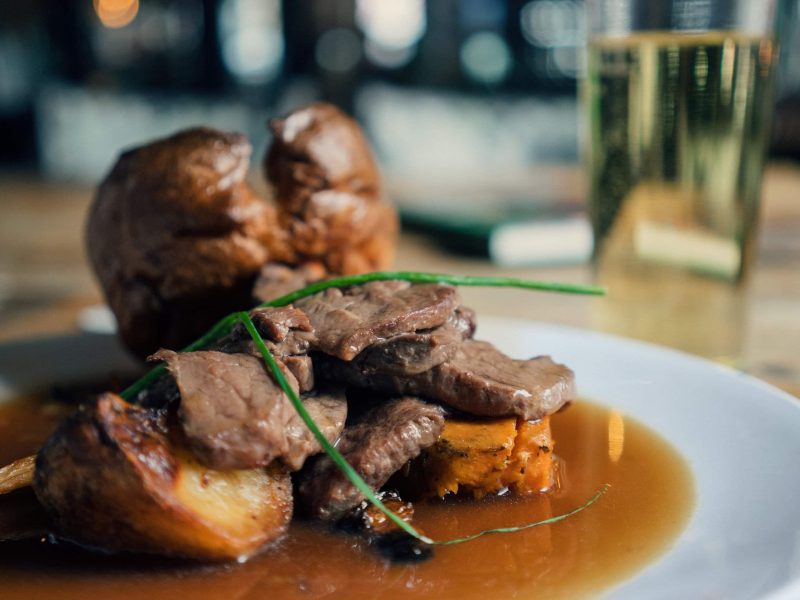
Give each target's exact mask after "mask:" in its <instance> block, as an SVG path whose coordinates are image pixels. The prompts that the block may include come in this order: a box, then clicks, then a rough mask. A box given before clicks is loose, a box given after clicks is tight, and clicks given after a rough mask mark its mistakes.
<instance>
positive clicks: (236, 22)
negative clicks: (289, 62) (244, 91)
mask: <svg viewBox="0 0 800 600" xmlns="http://www.w3.org/2000/svg"><path fill="white" fill-rule="evenodd" d="M219 33H220V45H221V50H222V61H223V63H224V64H225V68H226V69H227V70H228V72H229V73H230V74H231V75H233V77H234V78H236V79H237V80H238V81H240V82H241V83H244V84H250V85H257V84H263V83H266V82H268V81H270V80H272V79H274V78H275V77H276V76H277V74H278V72H279V71H280V68H281V64H282V63H283V54H284V38H283V30H282V25H281V5H280V2H279V0H224V2H223V3H222V4H221V5H220V12H219Z"/></svg>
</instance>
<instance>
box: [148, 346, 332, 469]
mask: <svg viewBox="0 0 800 600" xmlns="http://www.w3.org/2000/svg"><path fill="white" fill-rule="evenodd" d="M154 358H156V359H160V360H165V361H167V365H168V368H169V371H170V373H171V374H172V375H173V377H174V378H175V381H176V382H177V384H178V389H179V390H180V396H181V399H180V407H179V409H178V416H179V418H180V421H181V426H182V428H183V430H184V433H185V434H186V438H187V440H188V442H189V445H190V447H191V449H192V451H193V453H194V454H195V455H196V456H197V457H198V459H200V460H201V461H202V462H203V463H204V464H206V465H208V466H209V467H212V468H215V469H249V468H254V467H260V466H265V465H268V464H269V463H270V462H272V461H273V460H274V459H276V458H282V459H284V461H285V462H286V463H287V465H289V466H290V467H291V468H294V469H299V468H300V467H301V466H302V465H303V462H304V461H305V459H306V458H307V457H308V456H310V455H311V454H315V453H317V452H319V451H320V447H319V445H318V444H317V442H316V440H313V439H312V438H311V432H310V431H308V429H307V428H306V427H305V424H304V423H303V422H302V420H300V417H299V415H298V414H297V412H296V411H295V409H294V407H293V406H292V404H291V402H290V401H289V399H288V398H287V397H286V395H285V394H284V393H283V391H282V390H281V388H280V386H279V385H278V384H277V383H276V382H275V381H274V380H273V379H272V377H271V376H270V375H269V374H268V373H267V371H266V368H265V367H264V364H263V362H262V361H261V360H260V359H258V358H256V357H254V356H250V355H248V354H226V353H223V352H216V351H200V352H189V353H176V352H171V351H169V350H161V351H159V352H158V353H157V354H156V355H155V356H154ZM279 364H282V363H280V362H279ZM282 366H283V374H284V376H285V377H286V379H287V381H288V382H289V385H290V386H292V388H293V389H294V390H295V391H297V390H298V387H299V385H298V382H297V380H296V379H295V377H294V376H293V375H292V373H291V372H290V370H289V369H288V368H286V367H285V365H282ZM304 403H305V404H306V408H307V409H308V410H309V411H310V412H311V413H312V416H314V418H315V420H316V422H317V424H318V425H319V427H320V429H321V430H322V433H323V434H324V435H325V437H326V439H328V440H329V441H331V442H333V441H334V440H335V439H336V438H337V437H338V436H339V434H340V433H341V432H342V428H343V426H344V420H345V417H346V415H347V403H346V400H345V398H344V394H343V393H337V394H326V395H320V396H316V397H310V398H308V399H306V400H304Z"/></svg>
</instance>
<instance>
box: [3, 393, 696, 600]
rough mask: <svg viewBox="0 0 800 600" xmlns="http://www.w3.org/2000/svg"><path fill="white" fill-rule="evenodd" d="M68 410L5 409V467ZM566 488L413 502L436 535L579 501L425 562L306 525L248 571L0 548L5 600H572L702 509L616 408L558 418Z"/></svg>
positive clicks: (679, 475) (682, 475) (672, 455)
mask: <svg viewBox="0 0 800 600" xmlns="http://www.w3.org/2000/svg"><path fill="white" fill-rule="evenodd" d="M62 414H63V408H60V407H58V406H55V405H53V404H47V403H44V404H43V403H41V402H34V401H32V400H31V399H28V400H27V401H24V402H22V401H21V402H16V403H13V404H11V405H6V406H3V407H2V408H0V440H2V441H1V442H0V464H5V463H7V462H10V461H11V460H13V459H15V458H18V457H19V456H23V455H25V454H28V453H31V452H33V451H35V449H36V448H37V447H38V445H39V444H40V443H41V441H42V440H43V439H44V438H45V437H46V435H47V434H48V433H49V431H50V430H51V429H52V427H53V425H54V423H55V422H56V421H57V419H58V418H60V416H61V415H62ZM552 424H553V434H554V439H555V440H556V453H557V454H558V455H559V456H560V457H561V458H562V459H563V465H564V472H563V480H562V488H561V489H560V490H559V491H557V492H554V493H552V494H549V495H545V496H542V497H539V498H533V499H525V500H521V499H513V498H495V499H492V500H490V501H484V502H480V503H474V502H456V501H453V502H445V503H442V504H427V505H424V504H420V505H418V506H417V511H416V515H417V517H416V522H417V524H419V525H420V526H421V527H422V528H423V529H424V531H425V532H426V533H428V534H429V535H430V536H432V537H433V538H435V539H448V538H453V537H459V536H463V535H466V534H468V533H471V532H475V531H479V530H482V529H486V528H489V527H497V526H504V525H513V524H522V523H527V522H531V521H537V520H541V519H544V518H547V517H549V516H554V515H558V514H561V513H564V512H568V511H570V510H572V509H574V508H576V507H577V506H580V505H582V504H583V503H584V502H586V500H587V499H589V498H590V497H591V496H592V495H593V494H594V493H595V492H596V491H597V490H598V489H599V488H600V487H601V486H602V485H603V484H604V483H610V484H611V487H610V489H609V490H608V492H607V493H606V494H605V495H604V496H603V497H602V498H601V499H600V500H599V501H598V502H597V503H596V504H594V505H593V506H591V507H590V508H589V509H587V510H585V511H583V512H581V513H579V514H577V515H575V516H573V517H571V518H569V519H567V520H565V521H562V522H559V523H556V524H554V525H548V526H543V527H538V528H534V529H530V530H527V531H523V532H518V533H513V534H506V535H493V536H487V537H484V538H481V539H479V540H476V541H473V542H470V543H467V544H463V545H459V546H451V547H442V548H436V549H435V551H434V552H435V555H434V558H433V559H432V560H429V561H427V562H424V563H421V564H410V565H389V564H386V563H385V562H383V561H382V560H381V559H379V558H378V557H376V555H375V554H374V553H373V552H372V551H370V550H369V549H368V548H366V547H364V545H363V544H362V542H360V541H359V540H355V539H352V538H350V537H347V536H344V535H334V534H330V533H327V532H325V531H322V530H320V529H316V528H314V527H310V526H308V525H303V524H298V525H295V526H293V528H292V530H291V532H290V535H289V536H288V537H287V539H285V540H283V541H282V542H281V543H280V545H279V546H277V547H275V548H272V549H269V550H267V551H266V552H265V553H264V554H262V555H261V556H259V557H257V558H254V559H252V560H250V561H249V562H248V563H246V564H244V565H222V566H208V565H195V564H185V563H179V562H176V561H168V560H165V559H159V558H142V557H125V556H103V555H97V554H90V553H88V552H84V551H82V550H80V549H77V548H74V547H71V546H68V545H60V546H53V545H49V544H46V543H43V542H42V541H38V540H37V541H29V542H6V543H0V596H1V597H2V598H4V599H5V600H15V599H17V598H25V599H29V598H34V597H36V598H58V599H59V600H68V599H73V598H74V599H79V598H80V599H84V598H115V599H116V598H121V599H123V600H134V599H142V600H159V599H162V598H163V599H165V600H166V599H169V600H173V599H174V598H204V599H209V600H214V599H217V598H218V599H220V600H233V599H236V600H246V599H247V600H250V599H253V600H254V599H259V598H265V599H269V600H277V599H281V600H283V599H291V598H323V597H324V598H326V599H328V598H348V599H350V598H353V599H356V598H392V599H396V598H421V597H435V598H458V599H459V600H467V599H469V598H481V599H483V598H530V597H534V596H535V597H546V598H574V597H576V596H585V595H590V594H592V593H596V592H598V591H600V590H602V589H604V588H607V587H609V586H611V585H613V584H614V583H617V582H619V581H621V580H623V579H625V578H626V577H629V576H631V575H632V574H633V573H635V572H636V571H637V570H638V569H641V568H642V567H644V566H645V565H646V564H647V563H649V562H650V561H652V560H653V559H654V558H655V557H656V556H658V555H659V554H660V553H662V552H663V551H664V550H666V548H667V547H668V546H669V545H670V543H671V542H672V541H673V540H674V539H675V538H676V537H677V535H678V534H679V533H680V532H681V530H682V529H683V528H684V526H685V525H686V523H687V521H688V519H689V516H690V514H691V510H692V507H693V504H694V483H693V480H692V476H691V474H690V471H689V468H688V466H687V465H686V463H685V462H684V460H683V459H682V458H681V457H680V455H679V454H678V453H677V452H676V450H675V449H673V448H672V447H671V446H670V445H669V444H668V443H667V442H665V441H664V440H662V439H661V438H659V437H658V436H656V435H655V434H654V433H653V432H651V431H650V430H648V429H647V428H646V427H644V426H642V425H640V424H638V423H637V422H636V421H633V420H631V419H628V418H624V417H623V416H622V415H620V414H619V413H617V412H615V411H610V410H608V409H605V408H602V407H599V406H597V405H594V404H591V403H587V402H580V403H576V404H574V405H573V406H572V407H570V408H569V409H568V410H566V411H564V412H562V413H561V414H558V415H556V416H555V417H553V422H552Z"/></svg>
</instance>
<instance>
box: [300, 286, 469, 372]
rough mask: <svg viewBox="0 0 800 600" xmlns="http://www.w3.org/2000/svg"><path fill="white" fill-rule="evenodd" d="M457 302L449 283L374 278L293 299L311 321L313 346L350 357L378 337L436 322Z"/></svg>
mask: <svg viewBox="0 0 800 600" xmlns="http://www.w3.org/2000/svg"><path fill="white" fill-rule="evenodd" d="M457 304H458V298H457V296H456V292H455V288H453V287H451V286H449V285H439V284H426V285H411V284H409V283H408V282H405V281H376V282H372V283H367V284H365V285H360V286H357V287H352V288H349V289H346V290H340V289H328V290H325V291H324V292H321V293H319V294H315V295H314V296H311V297H309V298H303V299H301V300H298V301H297V303H296V306H297V308H300V309H301V310H303V311H304V312H305V313H306V314H307V315H308V318H309V320H310V321H311V325H312V326H313V328H314V332H315V334H316V340H315V342H314V347H315V349H317V350H320V351H322V352H324V353H326V354H330V355H332V356H336V357H337V358H341V359H342V360H352V359H353V358H354V357H356V356H357V355H358V354H359V353H360V352H361V351H362V350H363V349H364V348H366V347H367V346H369V345H370V344H374V343H376V342H378V341H380V340H382V339H386V338H389V337H392V336H396V335H399V334H402V333H409V332H413V331H417V330H420V329H432V328H434V327H438V326H439V325H442V324H443V323H444V322H445V321H447V319H448V318H449V317H450V315H451V314H452V313H453V311H454V310H455V308H456V306H457Z"/></svg>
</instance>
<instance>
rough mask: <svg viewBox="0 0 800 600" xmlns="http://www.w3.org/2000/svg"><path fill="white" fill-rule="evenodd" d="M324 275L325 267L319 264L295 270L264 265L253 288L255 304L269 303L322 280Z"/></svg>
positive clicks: (307, 265)
mask: <svg viewBox="0 0 800 600" xmlns="http://www.w3.org/2000/svg"><path fill="white" fill-rule="evenodd" d="M326 275H327V273H326V271H325V267H323V266H322V265H321V264H319V263H307V264H305V265H303V266H301V267H297V268H292V267H288V266H286V265H279V264H275V263H270V264H266V265H264V266H263V267H262V268H261V273H259V275H258V279H256V283H255V285H254V286H253V297H254V298H255V301H256V302H269V301H270V300H275V299H277V298H280V297H281V296H285V295H286V294H288V293H289V292H293V291H295V290H299V289H300V288H304V287H306V286H307V285H308V284H310V283H314V282H315V281H319V280H320V279H324V278H325V276H326Z"/></svg>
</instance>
